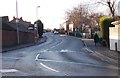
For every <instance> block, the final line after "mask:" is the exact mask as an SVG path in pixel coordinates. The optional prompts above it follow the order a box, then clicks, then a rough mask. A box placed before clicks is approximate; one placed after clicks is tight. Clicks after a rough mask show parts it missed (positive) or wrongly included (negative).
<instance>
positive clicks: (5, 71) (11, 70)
mask: <svg viewBox="0 0 120 78" xmlns="http://www.w3.org/2000/svg"><path fill="white" fill-rule="evenodd" d="M17 71H18V70H16V69H0V72H2V73H9V72H17Z"/></svg>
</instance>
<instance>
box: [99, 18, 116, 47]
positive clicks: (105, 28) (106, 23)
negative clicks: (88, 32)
mask: <svg viewBox="0 0 120 78" xmlns="http://www.w3.org/2000/svg"><path fill="white" fill-rule="evenodd" d="M113 20H114V18H112V17H101V18H100V33H101V37H102V38H103V39H104V40H105V41H106V42H107V45H108V46H109V27H110V26H111V22H112V21H113Z"/></svg>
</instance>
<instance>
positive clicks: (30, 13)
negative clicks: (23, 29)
mask: <svg viewBox="0 0 120 78" xmlns="http://www.w3.org/2000/svg"><path fill="white" fill-rule="evenodd" d="M17 1H18V17H19V18H20V17H22V18H23V19H24V20H26V21H30V22H32V23H33V22H34V21H35V20H36V7H37V6H40V8H39V9H38V18H40V19H41V20H42V22H43V23H44V27H45V28H52V29H53V28H59V25H60V24H61V23H63V22H64V21H65V20H64V19H65V11H66V10H68V9H72V8H73V7H75V6H77V5H79V4H81V3H82V4H86V3H89V2H90V1H91V0H17ZM93 1H95V0H93ZM0 10H1V11H0V16H9V19H10V20H11V19H12V18H13V16H16V0H1V1H0Z"/></svg>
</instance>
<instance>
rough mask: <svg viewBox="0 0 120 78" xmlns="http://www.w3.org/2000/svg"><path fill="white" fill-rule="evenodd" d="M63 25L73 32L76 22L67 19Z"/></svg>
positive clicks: (66, 29)
mask: <svg viewBox="0 0 120 78" xmlns="http://www.w3.org/2000/svg"><path fill="white" fill-rule="evenodd" d="M62 27H63V28H64V30H65V31H67V32H73V27H74V23H73V22H70V21H69V20H67V21H65V22H64V23H63V24H62Z"/></svg>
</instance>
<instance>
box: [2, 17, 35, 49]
mask: <svg viewBox="0 0 120 78" xmlns="http://www.w3.org/2000/svg"><path fill="white" fill-rule="evenodd" d="M0 19H1V20H2V21H1V22H2V24H1V25H2V26H0V27H1V28H0V30H1V31H2V34H1V36H2V49H4V48H9V47H12V46H16V45H18V44H17V26H16V23H14V22H11V21H9V18H8V16H3V17H0ZM18 27H19V42H20V43H19V45H21V44H26V43H30V42H34V33H33V32H32V31H30V30H29V29H28V28H27V27H26V26H24V25H23V24H20V23H18Z"/></svg>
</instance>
